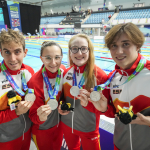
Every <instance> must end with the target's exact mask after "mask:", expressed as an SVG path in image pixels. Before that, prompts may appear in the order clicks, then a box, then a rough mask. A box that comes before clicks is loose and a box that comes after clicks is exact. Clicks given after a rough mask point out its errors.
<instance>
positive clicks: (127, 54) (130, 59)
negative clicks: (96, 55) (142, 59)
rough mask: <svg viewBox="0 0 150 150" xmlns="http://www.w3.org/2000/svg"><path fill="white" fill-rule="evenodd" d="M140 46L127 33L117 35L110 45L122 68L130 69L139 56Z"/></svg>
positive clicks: (116, 60)
mask: <svg viewBox="0 0 150 150" xmlns="http://www.w3.org/2000/svg"><path fill="white" fill-rule="evenodd" d="M138 51H139V48H138V47H137V46H136V45H134V44H133V43H132V42H131V41H130V39H129V38H128V36H127V35H126V34H125V33H122V34H121V35H120V37H116V38H115V39H114V41H113V43H112V44H111V46H110V53H111V56H112V58H113V60H114V61H115V62H116V64H117V65H118V66H119V67H120V68H122V69H130V68H131V66H132V65H133V63H134V62H135V61H136V59H137V57H138Z"/></svg>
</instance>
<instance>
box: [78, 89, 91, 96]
mask: <svg viewBox="0 0 150 150" xmlns="http://www.w3.org/2000/svg"><path fill="white" fill-rule="evenodd" d="M80 94H84V95H86V96H87V97H90V92H88V91H87V90H86V89H80Z"/></svg>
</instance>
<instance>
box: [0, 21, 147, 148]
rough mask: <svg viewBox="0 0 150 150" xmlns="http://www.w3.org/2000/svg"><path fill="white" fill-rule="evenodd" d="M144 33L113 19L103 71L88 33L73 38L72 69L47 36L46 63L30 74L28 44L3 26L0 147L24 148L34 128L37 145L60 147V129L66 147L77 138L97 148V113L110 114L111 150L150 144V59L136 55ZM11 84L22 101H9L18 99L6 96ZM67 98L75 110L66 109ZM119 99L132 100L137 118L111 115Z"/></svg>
mask: <svg viewBox="0 0 150 150" xmlns="http://www.w3.org/2000/svg"><path fill="white" fill-rule="evenodd" d="M144 40H145V39H144V36H143V34H142V33H141V31H140V30H139V29H138V27H137V26H136V25H134V24H132V23H127V24H119V25H116V26H114V27H113V28H112V29H111V30H110V31H109V33H108V34H107V35H106V36H105V46H106V47H107V48H108V49H109V50H110V53H111V56H112V59H113V60H114V61H115V62H116V66H115V70H114V71H112V72H111V73H110V74H109V75H108V76H107V75H106V73H105V72H104V71H103V70H102V69H100V68H99V67H98V66H96V65H95V62H94V61H95V56H94V46H93V44H92V42H91V40H90V39H89V37H88V36H87V35H84V34H77V35H74V36H73V37H72V38H71V39H70V41H69V43H68V60H69V64H70V67H69V68H65V67H64V66H63V65H62V64H61V60H62V57H63V52H62V49H61V47H60V45H58V44H57V43H55V42H52V41H45V42H43V44H42V46H41V51H40V59H41V61H42V62H43V65H42V66H41V69H40V70H39V71H38V72H36V73H35V74H34V71H33V69H32V68H31V67H29V66H27V65H25V64H23V58H24V57H25V56H26V55H27V51H28V50H27V49H25V40H24V38H23V36H22V35H21V34H20V33H19V32H17V31H13V30H11V29H10V30H8V31H2V32H1V35H0V52H1V55H2V57H3V61H2V62H1V67H0V81H1V82H0V88H1V90H0V148H1V149H2V150H6V149H8V150H28V149H29V147H30V141H31V133H32V138H33V141H34V143H35V145H36V147H37V149H39V150H60V149H61V144H62V139H63V135H64V138H65V140H66V142H67V145H68V149H69V150H80V145H81V144H82V148H83V150H101V147H100V141H99V137H100V134H99V121H100V115H106V116H108V117H113V118H115V131H114V149H115V150H129V149H131V150H134V149H136V150H148V149H150V143H149V139H150V129H149V126H150V117H149V116H150V108H149V107H150V102H149V100H150V92H149V84H150V83H149V82H150V80H149V79H150V71H149V70H150V61H148V60H146V59H145V58H144V57H143V56H142V55H141V54H140V48H141V47H142V45H143V43H144ZM33 63H36V62H33ZM99 66H101V64H99ZM100 85H103V86H100ZM73 87H78V88H79V91H78V89H76V88H73ZM96 87H99V88H96ZM102 88H103V90H102V91H101V90H100V91H99V93H100V95H101V98H100V99H99V100H98V101H93V100H91V98H90V94H91V92H92V91H93V90H98V89H102ZM10 91H15V93H16V94H17V96H16V97H17V98H18V96H21V98H22V101H20V100H18V99H17V98H16V97H15V98H16V99H17V100H18V101H19V102H18V101H17V102H15V101H14V103H13V102H12V103H11V101H12V100H14V99H15V98H10V97H9V94H8V93H9V92H10ZM76 94H77V95H76ZM27 95H28V96H27ZM34 95H35V100H34V98H33V97H34ZM16 99H15V100H16ZM64 103H65V104H67V105H68V107H70V108H72V111H67V110H63V109H62V107H61V106H62V104H64ZM13 104H15V106H14V105H13ZM70 105H71V106H70ZM118 105H119V106H121V107H122V108H129V107H130V106H131V105H132V106H133V112H134V114H137V117H136V119H134V120H132V121H131V122H130V123H129V124H127V125H125V124H123V123H122V122H121V121H120V120H119V119H118V117H117V115H116V114H117V113H118V112H119V109H118ZM101 138H103V137H101ZM80 141H81V144H80Z"/></svg>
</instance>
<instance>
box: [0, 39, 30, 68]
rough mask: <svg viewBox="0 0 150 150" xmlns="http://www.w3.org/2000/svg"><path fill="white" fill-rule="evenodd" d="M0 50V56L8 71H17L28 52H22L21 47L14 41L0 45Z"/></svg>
mask: <svg viewBox="0 0 150 150" xmlns="http://www.w3.org/2000/svg"><path fill="white" fill-rule="evenodd" d="M1 48H2V49H0V52H1V55H2V57H3V58H4V61H5V63H6V65H7V66H8V67H9V69H11V70H19V69H20V68H21V65H22V63H23V58H24V57H25V56H26V55H27V51H28V50H27V49H25V50H23V46H22V45H21V44H19V43H16V42H14V41H12V42H10V43H1Z"/></svg>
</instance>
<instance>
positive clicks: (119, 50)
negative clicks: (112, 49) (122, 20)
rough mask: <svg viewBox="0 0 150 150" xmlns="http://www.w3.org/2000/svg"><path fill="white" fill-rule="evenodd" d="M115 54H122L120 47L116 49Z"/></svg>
mask: <svg viewBox="0 0 150 150" xmlns="http://www.w3.org/2000/svg"><path fill="white" fill-rule="evenodd" d="M116 54H123V48H122V47H121V46H119V47H118V48H117V51H116Z"/></svg>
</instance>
